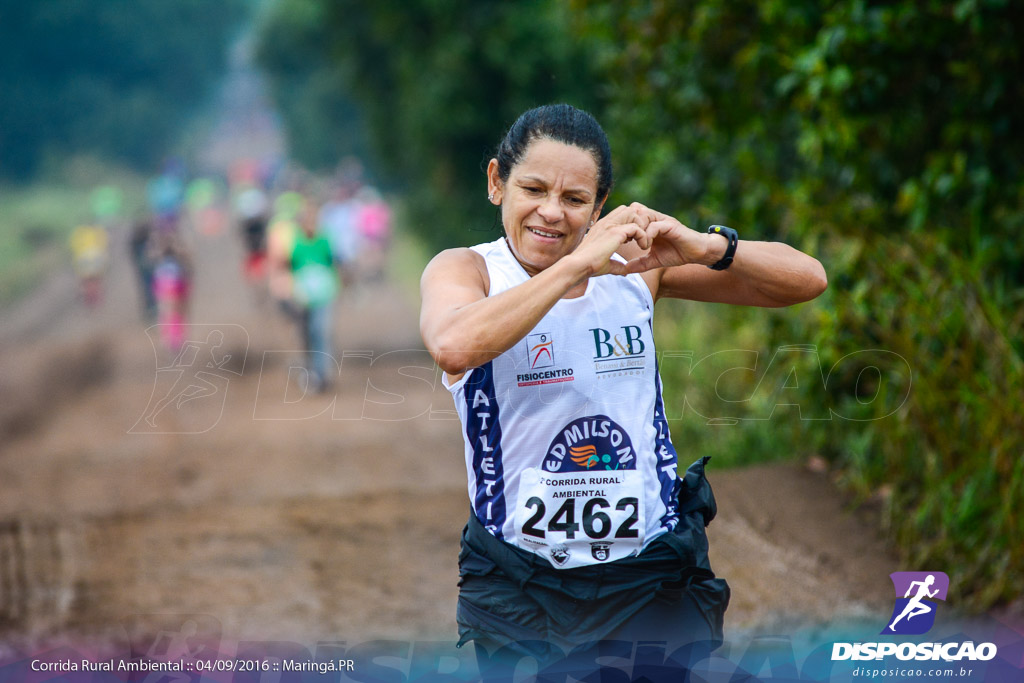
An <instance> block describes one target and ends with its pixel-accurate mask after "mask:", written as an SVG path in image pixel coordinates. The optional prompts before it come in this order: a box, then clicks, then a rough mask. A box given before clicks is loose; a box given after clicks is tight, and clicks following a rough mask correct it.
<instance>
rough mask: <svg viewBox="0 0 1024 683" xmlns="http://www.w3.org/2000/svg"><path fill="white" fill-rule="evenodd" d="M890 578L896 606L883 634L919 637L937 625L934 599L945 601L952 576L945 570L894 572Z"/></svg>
mask: <svg viewBox="0 0 1024 683" xmlns="http://www.w3.org/2000/svg"><path fill="white" fill-rule="evenodd" d="M889 578H891V579H892V584H893V588H894V589H895V590H896V605H895V607H893V610H892V616H891V617H889V625H888V626H886V627H885V629H884V630H883V631H882V634H883V635H888V634H898V635H904V636H916V635H920V634H922V633H927V632H928V631H929V630H931V628H932V626H933V625H934V624H935V607H936V603H935V602H933V601H934V600H943V601H945V599H946V592H947V591H948V590H949V576H947V575H946V574H945V573H944V572H893V573H892V574H890V575H889ZM901 596H902V597H901Z"/></svg>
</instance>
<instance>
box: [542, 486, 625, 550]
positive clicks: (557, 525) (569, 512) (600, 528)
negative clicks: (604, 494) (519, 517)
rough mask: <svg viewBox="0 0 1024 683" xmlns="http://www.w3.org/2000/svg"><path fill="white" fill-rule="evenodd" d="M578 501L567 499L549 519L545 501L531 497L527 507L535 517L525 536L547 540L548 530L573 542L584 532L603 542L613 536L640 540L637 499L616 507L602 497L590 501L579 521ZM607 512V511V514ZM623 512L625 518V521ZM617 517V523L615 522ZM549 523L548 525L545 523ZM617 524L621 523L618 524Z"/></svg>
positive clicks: (586, 503)
mask: <svg viewBox="0 0 1024 683" xmlns="http://www.w3.org/2000/svg"><path fill="white" fill-rule="evenodd" d="M581 502H582V501H581ZM576 506H577V499H576V498H566V499H565V500H564V501H563V502H562V504H561V505H560V506H559V507H558V509H557V510H555V512H554V513H553V514H552V515H551V516H550V518H548V517H547V512H548V510H547V506H546V505H545V503H544V499H542V498H541V497H539V496H532V497H531V498H529V499H528V500H527V501H526V507H527V508H529V509H531V510H532V511H533V514H531V515H530V517H529V518H528V519H527V520H526V521H525V522H524V523H523V528H522V533H523V535H524V536H533V537H535V538H545V537H546V533H545V532H546V531H550V532H553V533H561V534H565V538H567V539H574V538H576V534H577V533H580V532H581V531H582V533H583V534H585V535H586V536H587V537H588V538H593V539H602V538H607V537H608V535H609V534H612V531H613V527H614V534H613V535H612V538H638V537H639V536H640V531H639V530H638V529H637V522H638V521H639V519H640V514H639V513H640V502H639V501H638V500H637V499H636V498H635V497H626V498H621V499H619V500H618V501H617V502H616V503H615V505H614V513H612V514H610V513H611V511H612V510H613V507H612V504H611V503H610V502H608V501H607V500H606V499H604V498H601V497H596V498H590V499H587V500H586V502H583V503H582V506H581V507H582V509H581V510H580V513H579V518H578V520H577V510H576ZM606 510H608V512H605V511H606ZM623 513H626V514H625V517H624V518H623ZM613 514H614V517H615V520H613V519H612V516H613ZM545 520H546V523H545ZM616 522H618V524H616Z"/></svg>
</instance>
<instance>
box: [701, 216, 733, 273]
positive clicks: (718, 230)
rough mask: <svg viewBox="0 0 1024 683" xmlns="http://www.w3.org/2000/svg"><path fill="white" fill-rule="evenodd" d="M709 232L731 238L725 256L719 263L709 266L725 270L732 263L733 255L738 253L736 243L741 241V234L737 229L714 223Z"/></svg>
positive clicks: (713, 268) (712, 268)
mask: <svg viewBox="0 0 1024 683" xmlns="http://www.w3.org/2000/svg"><path fill="white" fill-rule="evenodd" d="M708 234H711V235H725V237H726V238H727V239H728V240H729V246H727V247H726V248H725V256H723V257H722V258H721V260H720V261H719V262H718V263H715V264H712V265H710V266H708V268H710V269H711V270H725V269H726V268H728V267H729V266H731V265H732V257H733V256H735V255H736V245H737V244H738V243H739V241H740V236H739V234H738V233H737V232H736V231H735V230H733V229H732V228H728V227H726V226H724V225H712V226H711V227H710V228H708Z"/></svg>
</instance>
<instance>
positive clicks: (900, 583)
mask: <svg viewBox="0 0 1024 683" xmlns="http://www.w3.org/2000/svg"><path fill="white" fill-rule="evenodd" d="M889 578H891V579H892V585H893V589H894V590H895V591H896V604H895V605H894V606H893V609H892V615H891V616H890V617H889V621H888V622H887V625H886V627H885V628H884V629H882V632H881V634H880V635H903V636H908V635H921V634H923V633H927V632H928V631H930V630H931V628H932V626H934V625H935V611H936V608H937V607H938V604H937V603H936V602H935V601H936V600H942V601H945V599H946V593H947V592H948V591H949V576H947V575H946V574H945V572H893V573H892V574H890V575H889ZM893 655H895V657H896V658H897V659H901V660H911V659H913V660H918V661H927V660H933V661H937V660H940V659H941V660H943V661H947V662H952V661H959V660H968V661H979V660H980V661H988V660H990V659H992V658H993V657H995V656H996V646H995V644H993V643H981V644H978V645H975V644H974V642H972V641H966V642H964V643H956V642H950V643H834V644H833V645H832V660H833V661H839V660H845V659H853V660H861V661H863V660H870V659H883V658H885V657H889V656H893Z"/></svg>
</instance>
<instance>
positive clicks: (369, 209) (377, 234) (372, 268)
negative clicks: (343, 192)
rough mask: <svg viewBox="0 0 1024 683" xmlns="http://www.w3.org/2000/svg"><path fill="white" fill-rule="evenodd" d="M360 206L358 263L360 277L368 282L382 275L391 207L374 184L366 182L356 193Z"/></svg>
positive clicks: (357, 218) (376, 280) (374, 280)
mask: <svg viewBox="0 0 1024 683" xmlns="http://www.w3.org/2000/svg"><path fill="white" fill-rule="evenodd" d="M356 201H357V202H358V204H359V208H358V210H357V213H356V225H357V226H358V228H359V236H360V245H361V249H360V255H359V263H360V265H361V269H362V275H363V277H364V278H365V279H366V280H367V281H369V282H380V281H381V280H383V279H384V268H385V266H386V264H387V255H388V248H389V247H390V246H391V208H390V207H389V206H388V205H387V203H386V202H385V201H384V199H383V198H382V197H381V195H380V192H378V191H377V189H376V188H374V187H371V186H369V185H367V186H365V187H363V188H362V189H360V190H359V192H358V194H357V195H356Z"/></svg>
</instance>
